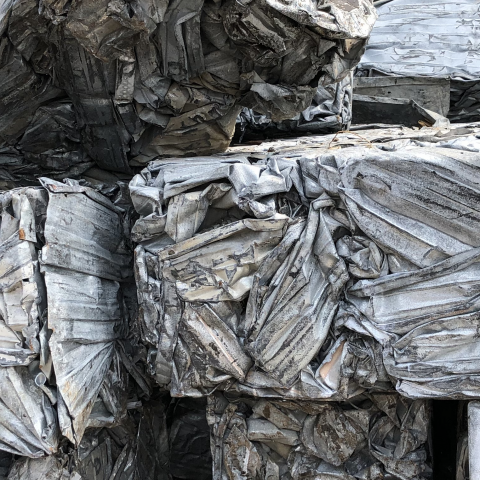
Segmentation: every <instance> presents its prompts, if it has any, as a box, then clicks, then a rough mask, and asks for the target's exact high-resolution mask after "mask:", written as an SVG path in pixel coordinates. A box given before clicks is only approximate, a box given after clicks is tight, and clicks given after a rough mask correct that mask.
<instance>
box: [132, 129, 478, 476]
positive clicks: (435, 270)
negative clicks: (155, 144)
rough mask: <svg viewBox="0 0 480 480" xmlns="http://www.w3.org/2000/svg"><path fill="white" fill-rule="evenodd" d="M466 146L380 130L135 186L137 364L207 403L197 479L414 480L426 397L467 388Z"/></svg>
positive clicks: (172, 167)
mask: <svg viewBox="0 0 480 480" xmlns="http://www.w3.org/2000/svg"><path fill="white" fill-rule="evenodd" d="M342 147H343V148H342ZM479 151H480V126H479V125H472V126H460V127H459V128H457V129H443V130H442V129H437V128H435V129H434V128H431V129H429V128H424V129H421V130H420V129H400V128H397V129H395V128H391V129H389V130H367V131H363V132H356V133H347V134H336V135H330V136H323V137H303V138H299V139H295V140H293V141H292V140H289V139H284V140H277V141H272V142H266V143H265V144H263V145H261V146H259V147H254V148H252V147H250V148H248V147H238V148H236V147H234V148H232V149H230V151H229V152H228V153H227V154H226V155H218V156H210V157H197V158H190V159H188V160H182V159H179V158H170V159H159V160H156V161H154V162H151V163H150V164H149V165H148V166H147V168H145V169H144V170H143V171H142V172H141V174H139V175H137V176H135V177H134V179H133V180H132V181H131V183H130V193H131V197H132V201H133V204H134V207H135V209H136V211H137V212H138V214H139V215H140V218H139V219H138V220H137V221H136V223H135V225H134V227H133V229H132V239H133V240H134V241H135V242H136V243H138V246H137V248H136V251H135V267H134V268H135V275H136V281H137V288H138V303H139V316H138V322H139V328H140V334H141V336H142V341H143V342H144V343H145V344H146V345H150V346H149V352H148V355H147V358H148V361H149V370H150V371H151V372H152V374H154V376H155V379H156V382H157V383H158V384H159V385H160V386H162V388H164V389H166V390H169V391H170V394H171V395H172V396H174V397H202V396H207V397H208V399H209V408H208V420H209V424H210V427H211V434H212V438H211V441H212V445H211V449H212V458H213V475H214V477H213V478H218V479H220V478H228V479H232V480H233V479H241V478H244V479H251V478H255V479H257V478H258V479H264V478H268V479H272V480H274V479H279V478H292V479H295V480H296V479H300V478H317V477H315V475H317V476H320V475H324V478H338V479H344V480H347V479H348V480H353V479H366V478H380V477H381V476H388V475H389V477H388V478H392V479H393V478H395V479H405V480H406V479H420V478H430V476H431V457H430V446H429V444H428V432H429V428H430V427H429V425H430V423H429V422H430V415H429V411H430V407H429V400H428V399H430V398H443V399H448V398H450V399H453V398H478V397H479V396H480V366H479V365H480V362H479V351H478V342H477V336H478V335H477V333H476V332H478V329H479V328H480V324H479V323H478V322H479V320H478V313H479V311H480V304H479V302H478V298H477V297H478V288H476V285H477V284H478V283H479V271H480V240H479V239H478V235H477V233H476V232H478V229H479V227H480V204H478V198H480V195H479V194H480V185H479V182H478V178H479V176H480V175H479V174H480V170H479V169H480V166H479V164H478V152H479ZM477 204H478V205H477ZM327 400H328V402H327ZM318 478H323V477H318ZM382 478H383V477H382ZM385 478H386V477H385Z"/></svg>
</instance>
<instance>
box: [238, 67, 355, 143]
mask: <svg viewBox="0 0 480 480" xmlns="http://www.w3.org/2000/svg"><path fill="white" fill-rule="evenodd" d="M352 83H353V81H352V75H348V76H346V77H345V78H344V79H343V80H342V81H341V82H339V83H336V84H333V85H326V86H319V87H318V88H317V92H316V93H315V96H314V97H313V100H312V103H311V105H310V106H309V107H308V108H306V109H305V110H303V111H302V112H301V113H299V114H298V115H296V116H295V117H293V118H291V119H289V120H284V121H282V122H274V121H272V119H271V118H270V117H269V116H268V115H261V114H258V113H255V112H254V111H253V110H249V109H247V108H243V109H242V111H241V112H240V115H239V116H238V118H237V125H236V130H235V136H234V138H233V141H234V143H237V142H238V143H242V142H248V141H252V140H259V139H263V138H271V137H278V136H282V135H294V134H297V135H299V134H304V133H317V134H318V133H330V132H335V131H338V130H348V128H349V126H350V122H351V120H352V93H353V92H352Z"/></svg>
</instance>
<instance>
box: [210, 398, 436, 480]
mask: <svg viewBox="0 0 480 480" xmlns="http://www.w3.org/2000/svg"><path fill="white" fill-rule="evenodd" d="M229 398H230V397H229ZM259 402H261V403H262V404H264V407H263V408H261V409H259V408H258V407H257V405H258V404H259ZM273 412H275V413H273ZM279 417H280V418H282V417H283V418H285V419H288V420H289V424H290V429H286V428H284V427H285V424H284V423H285V422H284V421H282V420H280V421H279ZM207 419H208V422H209V424H210V428H211V449H212V457H213V479H214V480H219V479H223V478H226V479H229V480H233V479H258V480H260V479H270V480H275V479H277V480H279V479H294V480H296V479H300V478H328V479H330V478H331V479H339V480H355V479H359V480H360V479H365V478H383V477H384V476H385V478H387V477H388V478H390V476H391V478H398V479H402V480H407V479H413V478H416V479H426V478H430V475H431V467H430V466H429V460H428V457H429V453H428V452H429V446H428V432H429V428H430V407H429V404H428V401H424V400H413V401H412V400H408V399H406V398H402V397H400V396H399V395H397V394H393V395H392V394H391V395H373V396H371V397H368V398H367V397H364V398H362V397H360V398H357V399H356V400H353V401H352V402H350V403H347V404H345V403H333V402H327V403H325V402H307V403H302V402H298V403H295V402H281V401H276V402H275V401H265V400H260V401H258V400H254V399H252V398H247V397H240V398H231V403H229V401H228V400H227V399H226V398H225V397H222V396H221V395H219V394H214V395H212V396H210V397H209V405H208V411H207Z"/></svg>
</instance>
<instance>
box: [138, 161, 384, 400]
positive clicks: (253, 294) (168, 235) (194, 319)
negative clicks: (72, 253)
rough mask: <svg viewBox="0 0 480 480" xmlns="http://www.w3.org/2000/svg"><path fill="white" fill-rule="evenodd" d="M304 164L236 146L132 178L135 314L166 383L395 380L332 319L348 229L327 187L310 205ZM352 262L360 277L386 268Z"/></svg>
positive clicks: (321, 385) (344, 391) (326, 391)
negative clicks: (255, 159)
mask: <svg viewBox="0 0 480 480" xmlns="http://www.w3.org/2000/svg"><path fill="white" fill-rule="evenodd" d="M305 175H306V173H305V172H303V171H302V167H301V166H300V165H299V163H298V162H297V161H295V160H293V159H291V158H288V156H278V157H275V156H274V157H272V158H270V159H268V160H266V161H265V162H259V163H256V164H255V163H252V164H251V163H250V162H249V161H248V160H247V159H246V158H244V157H235V156H232V157H223V158H213V157H212V158H198V159H194V161H189V162H188V163H187V162H183V161H181V160H175V159H170V160H165V161H160V160H159V161H156V162H153V163H152V164H150V166H149V167H148V168H147V169H145V170H144V171H143V172H142V174H140V175H137V176H136V177H135V178H134V179H133V180H132V182H131V183H130V191H131V195H132V201H133V204H134V205H135V208H136V209H137V211H138V212H139V213H140V214H141V217H140V219H139V220H137V222H136V224H135V226H134V227H133V229H132V238H133V239H134V240H135V241H137V242H139V243H140V245H139V246H138V247H137V249H136V261H135V273H136V279H137V288H138V301H139V305H140V308H139V326H140V329H141V334H142V339H143V340H144V341H145V342H148V343H149V344H150V345H151V349H150V352H151V353H150V358H151V359H152V361H151V367H152V369H154V371H155V375H156V380H157V382H158V383H159V384H160V385H162V386H165V387H168V388H169V389H170V392H171V394H172V395H174V396H183V395H193V396H198V395H204V394H207V393H209V392H210V391H212V390H214V389H216V388H228V389H239V390H240V391H242V392H245V393H250V394H254V395H261V396H273V397H275V396H278V395H281V396H285V397H291V398H332V397H335V396H340V397H345V398H348V397H350V396H352V395H355V394H356V393H358V392H359V391H363V389H364V388H371V387H374V386H375V385H376V386H377V387H379V386H380V387H379V388H381V389H382V390H383V389H385V388H386V389H388V388H391V387H389V381H388V377H387V376H386V372H385V370H384V368H383V366H382V360H381V350H380V349H379V348H377V346H375V343H374V342H373V341H372V339H368V338H362V335H358V334H356V333H352V332H350V333H348V332H340V333H335V334H334V333H333V332H332V328H333V318H334V316H335V313H336V311H337V308H338V303H339V301H340V299H341V296H342V291H343V287H344V285H345V283H346V281H347V280H348V273H347V267H346V264H345V260H344V259H343V258H341V257H340V256H339V255H338V253H337V247H336V246H335V241H336V240H337V238H336V237H337V236H338V235H339V234H340V233H342V235H344V234H345V231H344V227H343V226H342V224H340V223H339V222H338V221H337V220H335V219H334V218H333V217H332V216H331V215H330V212H329V210H328V208H329V207H330V206H331V201H330V200H328V199H327V200H326V201H325V202H323V201H322V199H319V200H318V201H317V202H312V204H311V205H310V206H309V203H310V199H307V198H306V195H307V196H309V197H312V198H315V195H314V194H312V195H310V192H309V191H308V189H306V188H305V186H306V183H305ZM211 182H213V183H211ZM280 212H283V213H280ZM287 215H288V216H287ZM255 217H256V218H255ZM199 229H200V232H198V231H199ZM197 232H198V233H197ZM333 237H335V240H334V239H333ZM358 241H359V242H362V241H363V242H364V243H365V245H367V246H366V250H367V251H369V248H368V243H366V242H365V241H364V240H363V239H361V238H359V239H358ZM360 245H361V243H360ZM373 248H374V247H371V249H373ZM356 249H357V247H356V246H351V248H350V249H349V247H344V250H345V252H346V253H345V256H348V255H350V257H353V256H354V255H355V254H357V253H358V252H357V250H358V249H357V250H356ZM352 250H355V251H352ZM360 250H365V249H364V248H363V245H361V248H360ZM358 255H362V254H361V253H358ZM372 255H377V256H378V255H380V254H379V253H378V252H376V251H375V252H373V253H372ZM354 262H355V260H352V263H354ZM357 263H358V264H361V267H360V266H359V267H358V271H360V268H362V267H363V268H364V270H365V273H364V275H365V276H366V277H368V278H370V276H371V275H372V273H371V270H372V269H374V268H381V267H380V266H378V265H377V263H378V262H377V263H375V266H371V267H369V266H368V265H365V262H363V263H362V262H361V261H360V260H358V261H357ZM372 263H373V262H372ZM380 263H381V260H380ZM320 351H321V353H319V352H320ZM153 359H155V362H153Z"/></svg>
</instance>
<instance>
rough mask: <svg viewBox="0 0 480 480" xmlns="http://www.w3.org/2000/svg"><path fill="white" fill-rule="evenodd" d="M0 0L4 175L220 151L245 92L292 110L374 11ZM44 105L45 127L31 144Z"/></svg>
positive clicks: (340, 71) (300, 106)
mask: <svg viewBox="0 0 480 480" xmlns="http://www.w3.org/2000/svg"><path fill="white" fill-rule="evenodd" d="M1 8H2V9H1V11H0V38H1V47H0V48H1V50H0V51H1V52H2V53H1V56H0V58H1V59H2V60H1V62H0V71H2V72H5V76H6V78H7V82H6V83H4V85H3V86H2V89H1V90H0V101H2V104H1V105H3V106H4V107H5V108H4V109H2V110H4V112H5V113H2V116H1V117H0V120H1V122H0V123H1V124H2V131H1V135H2V136H1V137H0V138H1V139H2V140H1V143H0V148H1V149H2V151H0V155H2V157H3V158H5V159H6V161H8V167H6V168H5V170H6V174H8V175H10V177H11V180H12V181H18V180H22V181H24V182H28V181H31V179H32V177H33V176H34V175H37V176H38V174H39V173H41V172H42V171H43V170H44V168H45V167H44V165H43V164H44V163H49V165H48V168H49V169H50V170H51V171H52V174H53V173H55V174H58V177H57V178H58V179H60V177H61V176H62V175H63V177H66V176H67V175H70V176H72V177H73V176H74V175H76V176H77V177H78V176H80V175H81V174H82V173H83V172H84V171H85V170H86V169H87V168H88V166H89V165H90V166H91V163H92V161H94V162H96V163H97V164H98V166H100V167H101V168H104V169H107V170H112V171H117V172H127V173H129V172H130V169H129V165H130V164H132V165H144V164H146V163H147V162H148V161H149V160H151V159H152V158H155V157H157V156H159V155H163V156H165V155H169V156H177V155H197V154H202V153H203V154H211V153H215V152H219V151H223V150H226V149H227V147H228V145H229V143H230V140H231V138H232V135H233V132H234V128H235V121H236V117H237V115H238V112H239V110H240V105H241V106H244V107H248V108H253V109H254V110H255V111H257V112H259V113H262V114H266V113H267V112H269V113H271V114H272V116H273V119H274V120H282V119H288V118H292V117H294V116H295V115H296V114H297V113H299V112H301V111H302V110H304V109H305V108H307V107H308V106H309V105H310V103H311V100H312V98H313V97H314V95H315V93H316V91H317V86H318V85H319V84H320V85H322V86H323V85H330V84H333V83H336V82H338V81H341V80H342V79H343V78H344V77H345V76H347V75H348V74H349V72H350V71H351V69H352V68H354V67H355V65H356V64H357V63H358V61H359V59H360V56H361V54H362V53H363V49H364V46H365V43H366V41H367V38H368V36H369V33H370V31H371V29H372V27H373V24H374V22H375V19H376V12H375V8H374V7H373V4H372V2H371V1H370V0H360V1H357V0H355V1H349V2H343V1H338V0H330V1H329V2H327V3H325V4H323V5H322V6H318V5H316V3H314V2H309V3H308V4H305V3H304V4H303V6H302V8H301V9H300V10H299V7H298V6H297V5H296V4H293V3H292V4H289V5H285V4H283V3H281V2H277V1H263V0H254V1H253V2H252V1H248V2H243V1H242V2H236V1H233V0H222V1H220V2H217V1H213V0H195V1H193V2H192V1H191V0H175V1H173V2H166V1H163V0H162V1H159V2H148V1H146V2H134V3H133V4H132V3H128V2H125V1H123V0H120V1H116V2H111V1H109V0H82V1H81V2H75V3H68V2H66V3H65V2H60V3H59V2H53V1H51V0H47V1H45V2H42V5H41V8H38V5H37V2H36V1H35V0H28V1H27V0H11V1H8V2H4V4H3V5H2V7H1ZM300 12H303V13H300ZM31 87H35V88H31ZM32 91H34V92H35V93H32ZM52 108H53V110H54V111H52V112H50V114H51V115H50V116H51V117H55V115H57V118H55V120H53V119H52V120H50V121H49V125H51V126H52V127H53V130H52V132H51V135H49V137H50V138H45V139H43V141H42V142H39V144H36V145H34V146H33V147H34V148H33V150H32V145H31V142H32V141H34V136H35V133H34V131H35V129H38V128H42V127H43V126H44V125H45V122H47V120H46V119H45V115H46V114H47V113H49V110H50V109H52ZM56 110H58V112H57V111H56ZM58 117H60V118H63V119H65V121H64V122H60V123H58ZM73 119H74V121H72V120H73ZM72 126H73V129H72ZM4 130H5V131H4ZM59 140H60V141H59ZM41 143H43V146H42V145H41ZM46 144H48V145H49V148H48V149H46ZM52 153H53V155H50V157H48V155H49V154H52ZM31 163H34V164H35V165H36V166H35V167H34V168H29V166H30V164H31ZM25 167H27V172H28V173H27V172H22V168H25ZM28 170H29V171H28ZM43 174H44V175H45V174H48V175H49V176H52V175H51V174H50V173H49V172H43Z"/></svg>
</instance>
